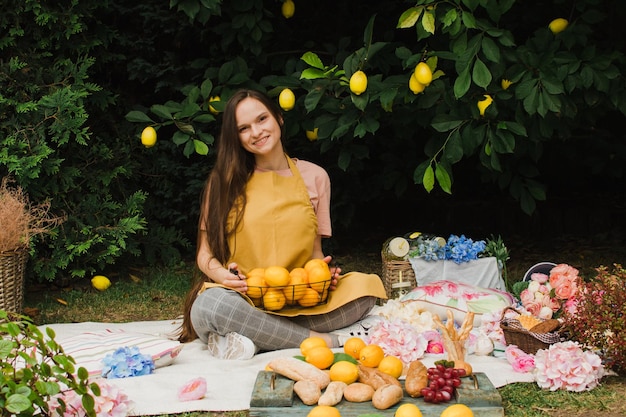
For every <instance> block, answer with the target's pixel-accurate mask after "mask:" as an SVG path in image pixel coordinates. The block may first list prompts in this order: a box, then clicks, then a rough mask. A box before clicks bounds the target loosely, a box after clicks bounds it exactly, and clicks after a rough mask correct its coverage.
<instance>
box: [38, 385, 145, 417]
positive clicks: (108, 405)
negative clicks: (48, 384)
mask: <svg viewBox="0 0 626 417" xmlns="http://www.w3.org/2000/svg"><path fill="white" fill-rule="evenodd" d="M95 383H96V384H98V386H99V387H100V396H95V395H93V392H92V391H91V389H90V390H89V393H90V394H91V395H92V397H93V399H94V401H95V404H94V411H95V412H96V416H97V417H126V416H127V415H128V414H129V412H130V411H131V410H132V407H133V406H134V402H133V401H131V400H129V399H128V396H126V394H124V393H123V392H122V391H121V390H120V389H119V388H118V387H117V386H115V385H113V384H109V383H108V382H107V381H106V380H105V379H98V380H96V381H95ZM59 399H62V400H63V401H64V402H65V404H66V408H65V412H62V411H61V404H60V403H59V401H58V400H59ZM48 408H49V411H50V415H51V416H62V417H85V416H87V412H86V411H85V408H84V407H83V404H82V400H81V396H79V395H78V394H76V392H75V391H66V392H63V393H61V394H60V395H57V396H54V397H52V398H51V399H50V401H49V402H48Z"/></svg>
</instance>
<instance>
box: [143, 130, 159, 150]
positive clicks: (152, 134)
mask: <svg viewBox="0 0 626 417" xmlns="http://www.w3.org/2000/svg"><path fill="white" fill-rule="evenodd" d="M156 141H157V133H156V130H154V128H153V127H152V126H148V127H146V128H145V129H144V130H143V131H142V132H141V144H142V145H143V146H145V147H146V148H151V147H153V146H154V145H155V143H156Z"/></svg>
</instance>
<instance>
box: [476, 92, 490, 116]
mask: <svg viewBox="0 0 626 417" xmlns="http://www.w3.org/2000/svg"><path fill="white" fill-rule="evenodd" d="M483 97H485V98H484V99H483V100H480V101H479V102H478V104H477V106H478V112H479V113H480V115H481V116H484V115H485V110H487V107H489V106H491V103H492V102H493V99H492V98H491V96H490V95H489V94H485V95H484V96H483Z"/></svg>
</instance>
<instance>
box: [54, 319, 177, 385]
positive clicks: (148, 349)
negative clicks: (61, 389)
mask: <svg viewBox="0 0 626 417" xmlns="http://www.w3.org/2000/svg"><path fill="white" fill-rule="evenodd" d="M55 340H56V342H57V343H58V344H59V345H61V347H62V348H63V350H64V351H65V353H66V354H67V355H69V356H71V357H72V358H74V360H75V361H76V368H79V367H81V366H82V367H84V368H85V369H87V371H88V372H89V376H90V377H98V376H100V375H101V373H102V367H103V363H102V360H103V359H104V358H105V356H106V355H108V354H110V353H113V352H114V351H115V350H116V349H118V348H121V347H132V346H137V348H138V349H139V351H140V352H141V353H143V354H145V355H150V356H151V357H152V360H153V361H154V367H155V368H159V367H162V366H167V365H170V364H171V363H172V362H174V359H176V357H177V356H178V354H179V353H180V351H181V350H182V348H183V346H184V345H183V344H182V343H180V342H178V341H176V340H170V339H165V338H163V337H162V336H155V335H151V334H147V333H134V332H126V331H124V330H119V329H106V330H102V331H96V332H86V333H81V334H79V335H76V336H72V337H68V338H67V339H55Z"/></svg>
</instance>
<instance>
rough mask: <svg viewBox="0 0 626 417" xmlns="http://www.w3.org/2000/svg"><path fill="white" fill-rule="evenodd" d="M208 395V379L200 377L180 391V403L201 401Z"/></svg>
mask: <svg viewBox="0 0 626 417" xmlns="http://www.w3.org/2000/svg"><path fill="white" fill-rule="evenodd" d="M205 395H206V379H204V378H202V377H198V378H195V379H192V380H191V381H189V382H187V383H186V384H185V385H183V386H182V387H180V388H179V389H178V401H193V400H200V399H202V398H204V396H205Z"/></svg>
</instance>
